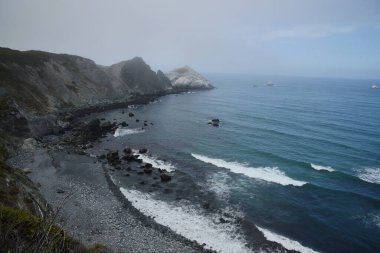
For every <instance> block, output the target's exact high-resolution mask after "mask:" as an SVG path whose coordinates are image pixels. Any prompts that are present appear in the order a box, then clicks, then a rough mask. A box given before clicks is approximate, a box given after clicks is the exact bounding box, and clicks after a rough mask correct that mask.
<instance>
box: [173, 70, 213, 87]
mask: <svg viewBox="0 0 380 253" xmlns="http://www.w3.org/2000/svg"><path fill="white" fill-rule="evenodd" d="M166 76H167V77H168V78H169V79H170V81H171V83H172V85H173V87H174V88H177V89H212V88H214V86H212V85H211V83H210V81H208V80H207V79H206V78H205V77H203V76H202V75H201V74H199V73H198V72H196V71H195V70H193V69H192V68H190V67H189V66H185V67H182V68H177V69H174V70H172V71H170V72H168V73H166Z"/></svg>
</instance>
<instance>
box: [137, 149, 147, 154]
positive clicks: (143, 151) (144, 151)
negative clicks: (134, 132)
mask: <svg viewBox="0 0 380 253" xmlns="http://www.w3.org/2000/svg"><path fill="white" fill-rule="evenodd" d="M146 152H148V150H147V149H146V148H140V149H139V153H140V154H145V153H146Z"/></svg>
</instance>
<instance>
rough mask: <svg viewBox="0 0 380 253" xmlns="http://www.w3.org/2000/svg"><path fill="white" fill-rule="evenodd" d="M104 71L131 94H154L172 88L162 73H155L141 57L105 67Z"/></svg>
mask: <svg viewBox="0 0 380 253" xmlns="http://www.w3.org/2000/svg"><path fill="white" fill-rule="evenodd" d="M105 70H106V72H107V73H108V74H109V75H110V76H111V77H116V78H117V79H118V80H119V82H121V83H123V84H125V85H126V86H128V89H129V91H130V92H131V93H137V94H141V95H143V94H156V93H161V92H163V91H168V90H171V88H172V85H171V82H170V80H169V79H168V78H167V77H166V76H165V75H164V74H163V73H162V71H160V70H159V71H158V72H157V73H155V72H154V71H152V70H151V69H150V67H149V65H147V64H146V63H145V62H144V60H143V59H142V58H141V57H135V58H133V59H132V60H129V61H123V62H120V63H117V64H114V65H111V66H110V67H105Z"/></svg>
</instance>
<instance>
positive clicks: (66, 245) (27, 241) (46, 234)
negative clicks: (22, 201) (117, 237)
mask: <svg viewBox="0 0 380 253" xmlns="http://www.w3.org/2000/svg"><path fill="white" fill-rule="evenodd" d="M0 249H1V252H7V253H18V252H28V253H112V251H111V250H110V249H108V248H107V247H106V246H104V245H102V244H94V245H93V246H91V247H89V248H86V247H85V246H84V245H83V244H82V243H80V242H79V241H77V240H75V239H73V238H72V237H71V236H68V235H67V234H66V233H65V231H64V230H62V229H61V228H60V227H58V226H57V225H55V224H54V220H52V219H51V218H45V219H41V218H37V217H35V216H33V215H31V214H30V213H28V212H26V211H24V210H21V209H16V208H12V207H8V206H4V205H0Z"/></svg>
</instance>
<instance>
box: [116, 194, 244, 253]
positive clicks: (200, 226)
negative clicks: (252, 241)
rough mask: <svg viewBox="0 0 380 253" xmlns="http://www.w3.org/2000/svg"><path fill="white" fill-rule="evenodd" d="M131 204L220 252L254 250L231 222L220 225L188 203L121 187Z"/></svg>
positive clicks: (186, 235) (163, 223) (231, 252)
mask: <svg viewBox="0 0 380 253" xmlns="http://www.w3.org/2000/svg"><path fill="white" fill-rule="evenodd" d="M120 190H121V192H122V193H123V194H124V196H125V197H126V198H127V199H128V200H129V201H131V203H132V205H133V206H134V207H135V208H137V209H138V210H139V211H140V212H142V213H143V214H144V215H147V216H151V217H152V218H153V219H154V220H155V221H156V222H157V223H159V224H162V225H164V226H167V227H169V228H170V229H172V230H173V231H175V232H176V233H178V234H180V235H182V236H184V237H186V238H188V239H190V240H195V241H197V242H198V243H199V244H203V243H205V244H206V246H205V247H206V248H208V249H211V248H212V249H214V250H216V251H217V252H228V253H245V252H252V251H251V250H250V249H248V248H247V247H246V246H245V244H246V242H245V241H244V240H243V239H241V238H239V235H238V234H237V233H236V228H235V227H234V226H233V225H232V224H231V223H223V224H217V223H216V222H214V220H213V219H212V217H209V216H205V215H203V214H202V213H201V212H200V211H198V210H197V209H196V208H195V207H194V206H191V205H189V204H188V203H187V202H184V201H181V202H177V203H178V204H180V206H177V205H174V204H169V203H166V202H164V201H160V200H156V199H154V198H153V197H152V195H150V194H147V193H142V192H139V191H136V190H126V189H124V188H122V187H121V188H120Z"/></svg>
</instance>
